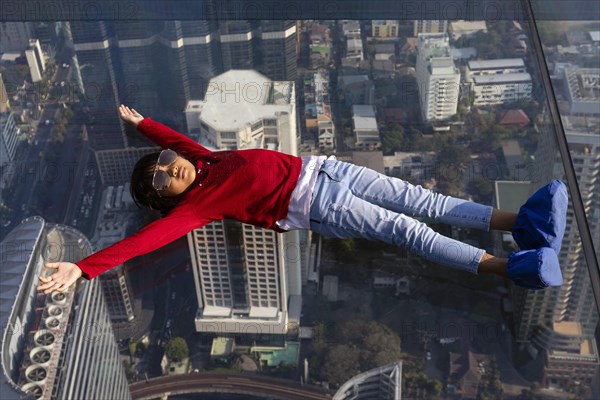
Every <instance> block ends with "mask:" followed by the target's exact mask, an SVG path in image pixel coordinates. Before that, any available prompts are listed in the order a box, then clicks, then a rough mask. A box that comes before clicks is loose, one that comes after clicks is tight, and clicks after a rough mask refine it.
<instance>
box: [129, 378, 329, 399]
mask: <svg viewBox="0 0 600 400" xmlns="http://www.w3.org/2000/svg"><path fill="white" fill-rule="evenodd" d="M129 389H130V391H131V397H132V398H133V399H135V400H144V399H154V398H160V397H161V396H162V395H164V394H167V393H168V394H173V395H174V394H184V393H215V392H220V393H235V394H242V395H252V396H265V397H268V398H270V399H285V400H295V399H298V400H310V399H315V400H325V399H330V398H331V396H330V395H329V393H328V392H327V391H326V390H325V389H321V388H318V387H315V386H307V385H300V384H299V383H295V382H292V381H288V380H285V379H276V378H269V377H264V376H260V375H251V376H248V375H231V374H213V373H200V374H185V375H174V376H167V377H160V378H154V379H149V380H148V382H146V381H141V382H136V383H133V384H131V385H129Z"/></svg>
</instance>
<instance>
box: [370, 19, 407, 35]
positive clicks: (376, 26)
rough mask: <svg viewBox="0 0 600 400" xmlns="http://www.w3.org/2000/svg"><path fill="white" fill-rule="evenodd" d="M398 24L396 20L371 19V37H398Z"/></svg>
mask: <svg viewBox="0 0 600 400" xmlns="http://www.w3.org/2000/svg"><path fill="white" fill-rule="evenodd" d="M399 31H400V24H399V22H398V21H397V20H388V19H386V20H373V21H371V37H373V38H395V37H398V33H399Z"/></svg>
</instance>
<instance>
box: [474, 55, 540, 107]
mask: <svg viewBox="0 0 600 400" xmlns="http://www.w3.org/2000/svg"><path fill="white" fill-rule="evenodd" d="M465 80H466V81H467V83H468V84H469V86H470V87H471V92H472V95H473V104H474V105H481V106H489V105H494V104H502V103H505V102H513V101H517V100H522V99H527V100H529V99H531V91H532V86H533V85H532V80H531V75H529V73H528V72H527V67H526V66H525V62H524V61H523V59H522V58H502V59H497V60H472V61H469V62H468V63H467V68H466V71H465Z"/></svg>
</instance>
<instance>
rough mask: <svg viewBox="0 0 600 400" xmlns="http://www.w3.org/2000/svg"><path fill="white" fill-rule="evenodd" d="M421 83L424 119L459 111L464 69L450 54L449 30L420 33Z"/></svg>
mask: <svg viewBox="0 0 600 400" xmlns="http://www.w3.org/2000/svg"><path fill="white" fill-rule="evenodd" d="M417 84H418V86H419V97H420V104H421V116H422V117H423V120H424V121H427V122H434V121H445V120H448V119H449V118H450V117H452V116H453V115H454V114H456V108H457V105H458V94H459V85H460V72H459V71H458V68H456V66H455V65H454V60H453V59H452V57H451V55H450V47H449V39H448V35H447V34H445V33H421V34H419V36H418V48H417Z"/></svg>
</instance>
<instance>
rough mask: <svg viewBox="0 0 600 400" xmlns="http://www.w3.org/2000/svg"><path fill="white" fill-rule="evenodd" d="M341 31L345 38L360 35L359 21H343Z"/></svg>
mask: <svg viewBox="0 0 600 400" xmlns="http://www.w3.org/2000/svg"><path fill="white" fill-rule="evenodd" d="M342 32H343V33H344V36H346V37H347V38H351V37H360V23H359V22H358V21H343V22H342Z"/></svg>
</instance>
